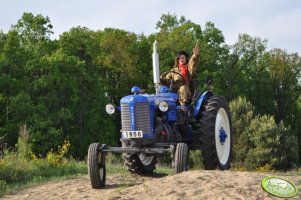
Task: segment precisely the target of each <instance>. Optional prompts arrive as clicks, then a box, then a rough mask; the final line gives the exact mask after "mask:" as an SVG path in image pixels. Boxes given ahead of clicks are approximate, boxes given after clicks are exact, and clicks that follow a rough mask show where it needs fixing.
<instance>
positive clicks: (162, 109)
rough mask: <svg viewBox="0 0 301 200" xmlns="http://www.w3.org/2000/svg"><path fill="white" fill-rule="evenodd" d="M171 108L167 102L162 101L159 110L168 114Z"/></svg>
mask: <svg viewBox="0 0 301 200" xmlns="http://www.w3.org/2000/svg"><path fill="white" fill-rule="evenodd" d="M168 108H169V105H168V103H167V102H166V101H161V102H160V103H159V110H161V111H162V112H166V111H167V110H168Z"/></svg>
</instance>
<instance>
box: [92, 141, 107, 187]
mask: <svg viewBox="0 0 301 200" xmlns="http://www.w3.org/2000/svg"><path fill="white" fill-rule="evenodd" d="M99 149H100V146H99V144H98V143H93V144H91V145H90V146H89V150H88V173H89V177H90V181H91V186H92V188H94V189H100V188H103V187H104V186H105V184H106V165H105V155H104V154H103V153H101V152H100V150H99Z"/></svg>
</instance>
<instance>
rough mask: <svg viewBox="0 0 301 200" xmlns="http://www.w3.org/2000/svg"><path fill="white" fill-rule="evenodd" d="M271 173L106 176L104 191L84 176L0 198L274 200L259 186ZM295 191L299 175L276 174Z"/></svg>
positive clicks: (212, 172) (225, 172)
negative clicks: (294, 186)
mask: <svg viewBox="0 0 301 200" xmlns="http://www.w3.org/2000/svg"><path fill="white" fill-rule="evenodd" d="M270 175H271V174H262V173H252V172H233V171H188V172H184V173H181V174H176V175H169V176H162V175H156V176H153V177H141V176H134V175H130V174H115V175H110V176H107V184H106V187H105V188H104V189H100V190H95V189H92V188H91V186H90V182H89V178H88V176H83V177H79V178H74V179H67V180H62V181H57V182H54V181H53V182H49V183H46V184H42V185H39V186H35V187H32V188H27V189H24V190H22V191H20V192H18V193H16V194H14V195H6V196H4V197H3V199H72V200H76V199H112V200H113V199H116V200H117V199H118V200H119V199H139V200H140V199H143V200H148V199H152V200H154V199H172V200H174V199H185V200H186V199H198V200H199V199H256V200H257V199H278V198H275V197H273V196H270V195H269V194H267V193H266V192H265V191H263V189H262V188H261V186H260V183H261V180H262V179H263V178H264V177H266V176H270ZM279 176H280V177H283V178H286V179H288V180H290V181H293V182H294V183H295V185H296V186H297V187H298V188H299V194H298V196H296V197H294V198H293V199H301V176H286V175H285V174H281V175H279Z"/></svg>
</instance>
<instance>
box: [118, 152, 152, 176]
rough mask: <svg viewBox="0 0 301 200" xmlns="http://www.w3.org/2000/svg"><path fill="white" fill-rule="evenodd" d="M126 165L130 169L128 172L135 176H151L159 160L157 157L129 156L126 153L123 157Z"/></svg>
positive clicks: (142, 154)
mask: <svg viewBox="0 0 301 200" xmlns="http://www.w3.org/2000/svg"><path fill="white" fill-rule="evenodd" d="M122 157H123V159H124V164H125V165H126V166H127V167H128V170H129V171H130V172H131V173H133V174H141V175H143V174H151V173H153V170H154V169H155V168H156V162H157V158H156V156H155V155H147V154H144V153H140V154H129V153H124V154H123V155H122Z"/></svg>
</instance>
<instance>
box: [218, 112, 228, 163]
mask: <svg viewBox="0 0 301 200" xmlns="http://www.w3.org/2000/svg"><path fill="white" fill-rule="evenodd" d="M215 146H216V152H217V156H218V159H219V162H220V163H221V164H222V165H225V164H226V163H227V162H228V160H229V156H230V146H231V131H230V124H229V118H228V115H227V112H226V110H225V109H224V108H220V109H219V110H218V112H217V115H216V120H215Z"/></svg>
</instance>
